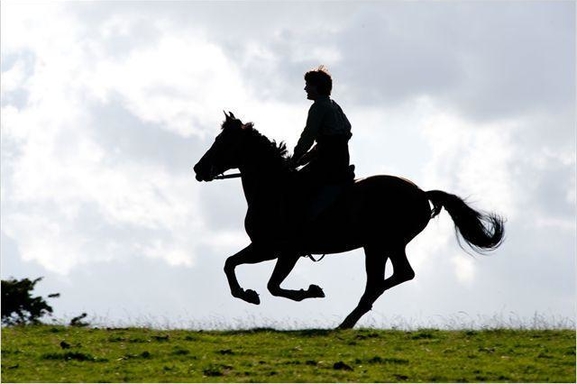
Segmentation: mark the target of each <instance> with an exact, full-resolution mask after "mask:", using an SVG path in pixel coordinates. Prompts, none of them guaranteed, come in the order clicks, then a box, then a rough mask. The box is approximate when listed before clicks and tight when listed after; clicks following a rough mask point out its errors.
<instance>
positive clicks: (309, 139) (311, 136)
mask: <svg viewBox="0 0 577 384" xmlns="http://www.w3.org/2000/svg"><path fill="white" fill-rule="evenodd" d="M323 115H324V110H323V108H322V107H321V106H320V105H319V104H318V103H314V104H313V105H312V106H311V108H310V109H309V115H308V117H307V125H306V127H305V129H304V130H303V133H302V134H301V137H300V139H299V141H298V143H297V145H296V147H295V149H294V151H293V159H294V160H295V161H296V162H299V160H300V159H301V157H303V156H304V155H305V153H307V151H308V150H309V149H310V147H312V145H313V143H314V142H315V140H316V138H317V137H318V134H319V130H320V127H321V123H322V119H323Z"/></svg>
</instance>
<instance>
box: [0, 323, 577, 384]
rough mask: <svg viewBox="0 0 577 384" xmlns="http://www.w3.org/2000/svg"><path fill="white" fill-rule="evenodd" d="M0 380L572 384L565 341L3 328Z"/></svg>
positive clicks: (497, 333)
mask: <svg viewBox="0 0 577 384" xmlns="http://www.w3.org/2000/svg"><path fill="white" fill-rule="evenodd" d="M62 345H63V346H64V347H65V348H63V347H62ZM1 379H2V382H403V381H407V382H419V381H425V382H435V381H440V382H480V381H489V382H503V381H513V382H575V332H574V331H572V330H509V329H499V330H483V331H473V330H469V331H467V330H462V331H440V330H418V331H397V330H393V331H391V330H352V331H326V330H304V331H274V330H268V329H261V330H250V331H208V332H207V331H205V332H203V331H160V330H152V329H138V328H134V329H90V328H76V327H61V326H27V327H10V328H3V329H2V377H1Z"/></svg>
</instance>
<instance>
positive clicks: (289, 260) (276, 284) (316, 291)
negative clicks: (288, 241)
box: [267, 253, 325, 301]
mask: <svg viewBox="0 0 577 384" xmlns="http://www.w3.org/2000/svg"><path fill="white" fill-rule="evenodd" d="M299 258H300V256H299V255H298V254H296V253H283V254H281V255H279V257H278V259H277V262H276V265H275V267H274V271H273V273H272V275H271V277H270V280H269V282H268V286H267V287H268V290H269V291H270V293H271V294H273V295H274V296H282V297H286V298H287V299H291V300H295V301H301V300H304V299H309V298H313V297H325V294H324V292H323V290H322V289H321V287H319V286H317V285H311V286H309V289H307V290H306V291H305V290H304V289H301V290H298V291H296V290H292V289H284V288H281V286H280V285H281V284H282V282H283V281H284V280H285V279H286V277H287V276H288V275H289V273H290V272H291V271H292V270H293V268H294V266H295V264H296V263H297V261H298V259H299Z"/></svg>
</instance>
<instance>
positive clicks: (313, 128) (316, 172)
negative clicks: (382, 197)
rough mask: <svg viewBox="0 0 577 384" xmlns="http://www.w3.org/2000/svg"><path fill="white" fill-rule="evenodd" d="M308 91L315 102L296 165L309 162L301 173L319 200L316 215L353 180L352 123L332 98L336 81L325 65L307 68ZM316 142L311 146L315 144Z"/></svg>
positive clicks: (309, 97) (316, 202) (295, 154)
mask: <svg viewBox="0 0 577 384" xmlns="http://www.w3.org/2000/svg"><path fill="white" fill-rule="evenodd" d="M304 78H305V88H304V89H305V91H306V93H307V99H309V100H313V101H314V103H313V104H312V106H311V107H310V109H309V113H308V117H307V122H306V127H305V128H304V130H303V132H302V134H301V136H300V139H299V141H298V143H297V145H296V147H295V149H294V151H293V157H292V161H293V164H294V165H295V166H299V165H303V164H306V166H305V167H303V168H302V169H301V170H300V171H299V173H298V175H299V177H298V178H299V179H300V182H301V183H302V184H304V187H305V188H307V190H308V191H309V192H311V194H312V195H313V196H314V195H315V194H316V195H319V197H318V198H317V200H318V201H315V202H313V212H312V213H313V215H312V216H316V214H318V213H319V211H320V210H322V209H324V208H325V207H326V205H328V204H330V203H331V202H332V201H333V200H334V198H335V197H336V196H335V194H336V193H337V189H338V190H340V188H338V187H336V186H338V185H342V184H344V183H347V182H350V181H352V180H353V178H354V173H353V172H352V169H351V167H350V166H349V161H350V157H349V147H348V141H349V139H350V138H351V136H352V134H351V123H350V122H349V120H348V119H347V116H346V115H345V113H344V112H343V110H342V109H341V107H340V106H339V105H338V104H337V103H336V102H335V101H334V100H332V99H331V98H330V97H329V96H330V94H331V90H332V85H333V81H332V78H331V75H330V74H329V73H328V71H327V69H326V67H325V66H323V65H321V66H320V67H318V68H316V69H313V70H311V71H309V72H307V73H306V74H305V76H304ZM315 142H316V145H315V146H314V147H313V148H312V149H311V147H312V146H313V144H314V143H315Z"/></svg>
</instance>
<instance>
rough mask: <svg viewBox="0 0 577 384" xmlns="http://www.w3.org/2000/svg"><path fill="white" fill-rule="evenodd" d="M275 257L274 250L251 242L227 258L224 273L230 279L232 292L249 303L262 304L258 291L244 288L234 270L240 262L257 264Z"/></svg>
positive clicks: (229, 283)
mask: <svg viewBox="0 0 577 384" xmlns="http://www.w3.org/2000/svg"><path fill="white" fill-rule="evenodd" d="M274 258H275V255H274V253H273V252H269V251H267V250H265V249H262V248H259V247H257V246H255V245H254V244H251V245H249V246H248V247H246V248H244V249H243V250H242V251H240V252H238V253H236V254H235V255H233V256H230V257H229V258H228V259H226V262H225V264H224V273H225V274H226V278H227V279H228V285H229V286H230V292H231V294H232V295H233V296H234V297H238V298H239V299H242V300H244V301H246V302H248V303H251V304H260V299H259V297H258V293H256V292H255V291H253V290H252V289H246V290H245V289H243V288H242V287H241V286H240V284H239V283H238V280H237V279H236V274H235V273H234V270H235V268H236V267H237V266H238V265H240V264H255V263H260V262H262V261H266V260H272V259H274Z"/></svg>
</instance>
